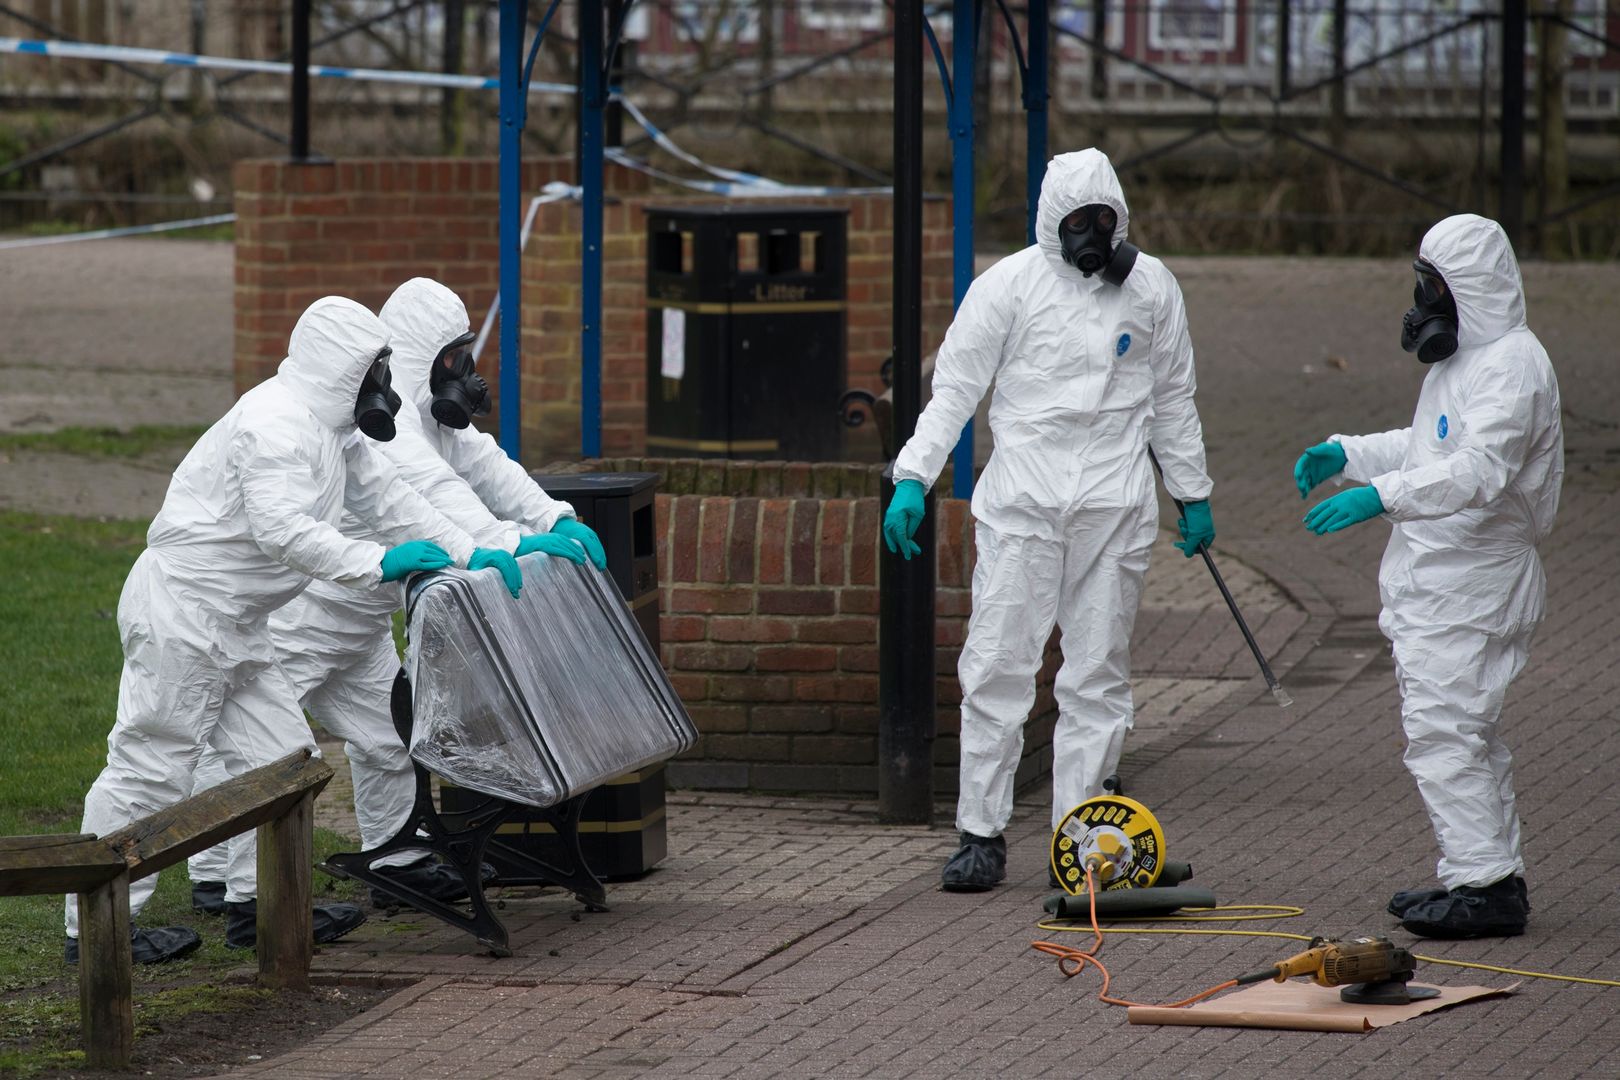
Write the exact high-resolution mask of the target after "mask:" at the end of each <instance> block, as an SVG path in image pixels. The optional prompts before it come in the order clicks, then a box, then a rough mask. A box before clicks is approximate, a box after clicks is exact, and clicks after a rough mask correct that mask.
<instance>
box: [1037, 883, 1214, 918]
mask: <svg viewBox="0 0 1620 1080" xmlns="http://www.w3.org/2000/svg"><path fill="white" fill-rule="evenodd" d="M1215 903H1216V901H1215V893H1214V891H1213V890H1210V889H1206V888H1204V887H1203V886H1201V885H1172V886H1169V887H1168V888H1159V887H1157V886H1155V887H1154V888H1151V889H1114V890H1113V891H1112V892H1102V893H1098V894H1097V918H1098V919H1132V918H1141V917H1144V916H1150V915H1172V914H1174V913H1175V912H1177V911H1179V910H1180V909H1182V908H1184V907H1199V908H1203V907H1214V906H1215ZM1046 910H1047V911H1048V912H1050V913H1051V914H1053V915H1055V916H1057V917H1058V918H1060V919H1089V918H1091V899H1090V897H1088V896H1086V895H1085V894H1084V893H1082V894H1080V895H1079V896H1070V895H1069V894H1068V893H1053V894H1052V895H1051V896H1049V897H1047V898H1046Z"/></svg>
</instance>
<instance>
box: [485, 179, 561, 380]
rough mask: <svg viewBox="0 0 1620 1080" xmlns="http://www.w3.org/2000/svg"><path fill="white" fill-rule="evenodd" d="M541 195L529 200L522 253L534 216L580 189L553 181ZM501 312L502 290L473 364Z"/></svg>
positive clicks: (520, 239)
mask: <svg viewBox="0 0 1620 1080" xmlns="http://www.w3.org/2000/svg"><path fill="white" fill-rule="evenodd" d="M540 191H541V194H539V195H536V196H535V197H534V198H532V199H530V200H529V209H528V212H527V213H525V214H524V215H523V232H522V234H521V235H519V237H518V250H519V251H522V250H523V249H524V248H526V247H528V246H529V231H530V230H531V229H533V228H534V216H535V215H536V214H538V213H539V212H540V208H541V207H542V206H544V205H545V204H546V203H554V202H561V201H562V200H563V199H577V198H579V196H580V189H579V188H577V187H575V186H573V185H572V184H565V183H563V182H562V181H561V180H553V181H552V182H551V183H549V184H547V185H546V186H545V187H543V188H541V189H540ZM500 310H501V294H500V290H496V292H495V297H494V299H492V300H490V302H489V310H488V311H486V312H485V313H484V325H483V326H481V327H479V329H478V340H476V341H474V342H473V347H472V355H473V362H474V363H476V362H477V360H478V357H479V355H480V354H482V353H483V351H484V344H485V342H487V341H489V334H490V331H491V330H493V329H494V328H495V316H496V314H497V313H498V312H499V311H500Z"/></svg>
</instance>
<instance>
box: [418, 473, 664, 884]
mask: <svg viewBox="0 0 1620 1080" xmlns="http://www.w3.org/2000/svg"><path fill="white" fill-rule="evenodd" d="M531 475H533V477H534V480H535V482H536V483H538V484H539V485H540V486H541V487H543V488H544V489H545V490H546V493H547V494H549V495H550V496H551V497H552V498H555V499H561V500H563V501H564V502H567V503H569V504H571V505H572V506H573V508H574V512H575V514H577V515H578V517H579V520H580V521H582V522H584V523H585V524H586V525H589V526H590V527H591V528H592V529H594V530H596V534H597V535H598V536H599V537H601V538H602V547H603V549H604V550H605V551H606V552H607V561H608V573H609V574H610V575H611V576H612V577H613V581H614V583H615V584H616V585H618V587H619V592H620V593H622V594H623V595H624V598H625V601H626V602H627V603H628V604H629V605H630V608H631V610H632V612H633V613H634V616H635V620H636V623H637V624H638V625H639V626H640V627H641V629H642V632H643V633H645V634H646V635H647V641H648V642H649V643H650V644H651V645H652V647H653V651H654V652H655V653H656V652H657V651H658V542H657V530H656V522H655V517H654V515H655V510H654V504H653V496H654V495H655V494H656V489H657V487H658V474H657V473H581V474H578V475H567V474H558V475H549V474H542V473H534V474H531ZM664 791H665V783H664V766H663V765H662V764H659V765H654V766H652V767H650V768H646V769H641V770H639V771H637V772H634V773H630V774H628V775H625V776H621V777H617V778H615V779H613V780H611V781H609V782H608V783H606V784H604V785H603V786H601V787H599V788H597V789H596V790H595V791H592V792H591V793H590V794H589V795H588V796H586V799H585V805H584V808H583V809H582V811H581V814H580V823H579V846H580V851H581V853H582V854H583V855H584V857H585V863H586V865H587V866H589V867H590V868H591V871H592V872H593V873H595V874H596V876H597V877H599V878H602V879H604V880H613V879H618V878H628V877H635V876H637V875H639V874H643V873H645V872H646V871H648V870H651V869H652V868H653V867H654V866H656V865H657V864H658V863H660V862H662V861H663V858H664V856H665V854H667V852H668V839H667V833H666V831H665V824H664ZM486 798H487V797H486V796H484V795H482V794H479V793H477V792H466V791H463V790H462V789H461V788H457V787H452V786H450V785H445V786H444V788H443V790H442V792H441V794H440V805H441V807H442V809H444V810H445V811H452V810H460V809H467V808H470V807H471V806H474V805H477V804H480V803H482V802H484V801H486ZM555 837H556V832H555V831H554V830H553V829H552V827H551V826H550V825H549V824H547V823H546V822H544V821H542V820H540V817H539V813H538V812H537V811H535V812H527V813H526V812H525V809H524V808H521V807H519V808H517V810H516V813H515V814H514V815H513V816H512V817H511V818H509V819H508V820H507V822H506V824H504V825H502V826H501V827H500V830H499V835H498V836H497V839H498V840H499V841H500V842H501V843H503V844H510V845H512V846H513V847H515V848H517V849H519V850H520V851H523V852H524V853H525V854H528V855H531V856H533V857H535V858H540V859H545V858H547V857H548V856H549V855H550V854H551V853H552V852H553V850H554V848H553V845H554V844H555V843H556V839H555ZM489 861H490V862H491V863H492V864H493V865H494V866H495V869H496V870H497V871H499V872H500V873H501V876H502V877H503V878H504V879H506V880H508V881H521V880H523V879H522V877H521V876H520V875H519V874H518V873H517V872H516V871H515V868H513V867H509V866H504V865H502V861H501V858H500V855H499V853H498V852H495V851H491V852H490V853H489Z"/></svg>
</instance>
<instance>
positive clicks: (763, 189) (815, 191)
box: [605, 147, 894, 199]
mask: <svg viewBox="0 0 1620 1080" xmlns="http://www.w3.org/2000/svg"><path fill="white" fill-rule="evenodd" d="M605 156H606V157H607V159H608V160H609V161H611V162H613V163H614V164H615V165H623V166H624V167H625V168H627V169H634V170H636V171H637V172H640V173H646V174H647V175H648V176H650V177H652V178H653V179H654V180H662V181H663V182H664V183H666V184H678V185H680V186H681V187H684V188H690V189H691V190H693V191H701V192H704V193H705V194H708V195H725V196H728V197H730V198H736V199H780V198H804V199H808V198H818V197H822V196H828V195H889V194H892V193H893V191H894V189H893V188H886V187H869V188H846V187H816V186H812V185H808V184H778V183H775V182H774V181H773V182H771V183H769V184H743V183H733V182H731V181H729V180H693V179H689V178H688V177H684V176H676V175H675V174H674V173H670V172H665V171H664V170H663V169H660V168H658V167H657V166H656V165H651V164H648V163H647V162H645V161H642V160H641V159H640V158H633V157H631V156H630V155H629V154H626V153H625V152H624V151H622V150H618V149H614V148H612V147H609V148H608V149H607V150H606V151H605Z"/></svg>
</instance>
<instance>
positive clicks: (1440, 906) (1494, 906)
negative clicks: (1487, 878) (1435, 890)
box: [1401, 878, 1529, 938]
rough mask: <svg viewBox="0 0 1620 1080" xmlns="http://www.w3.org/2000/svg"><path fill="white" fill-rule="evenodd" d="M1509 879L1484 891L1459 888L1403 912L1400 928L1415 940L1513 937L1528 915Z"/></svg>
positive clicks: (1521, 931) (1464, 886)
mask: <svg viewBox="0 0 1620 1080" xmlns="http://www.w3.org/2000/svg"><path fill="white" fill-rule="evenodd" d="M1520 895H1521V894H1520V886H1519V885H1518V884H1517V883H1516V882H1515V880H1514V879H1513V878H1503V879H1502V880H1501V881H1498V882H1495V883H1494V884H1491V885H1486V886H1485V887H1484V888H1478V889H1476V888H1474V887H1473V886H1471V885H1459V886H1457V887H1456V888H1455V889H1452V890H1451V891H1450V892H1449V893H1447V894H1446V895H1445V896H1444V897H1443V898H1441V899H1439V900H1430V901H1428V902H1427V903H1422V904H1417V905H1415V906H1413V907H1410V908H1407V909H1406V914H1405V915H1403V916H1401V925H1402V926H1404V927H1405V928H1406V929H1407V930H1410V931H1411V932H1412V933H1414V934H1417V935H1418V936H1419V937H1428V938H1481V937H1516V936H1517V935H1519V934H1522V933H1524V927H1525V923H1526V922H1528V921H1529V912H1528V911H1527V910H1526V909H1525V905H1524V901H1523V900H1522V899H1520Z"/></svg>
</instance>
